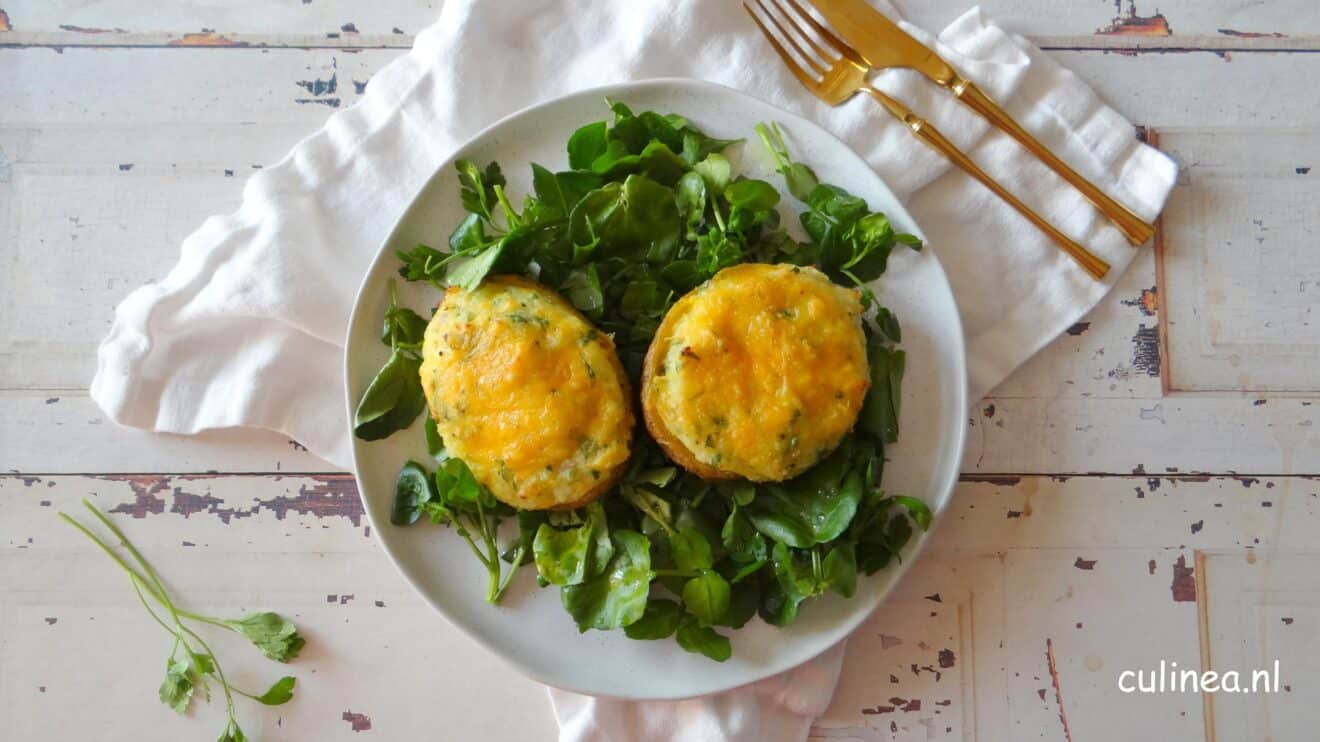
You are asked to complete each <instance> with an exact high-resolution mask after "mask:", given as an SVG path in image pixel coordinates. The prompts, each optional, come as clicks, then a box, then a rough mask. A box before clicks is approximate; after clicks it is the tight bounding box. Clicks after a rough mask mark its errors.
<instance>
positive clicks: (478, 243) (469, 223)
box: [449, 214, 491, 255]
mask: <svg viewBox="0 0 1320 742" xmlns="http://www.w3.org/2000/svg"><path fill="white" fill-rule="evenodd" d="M485 224H486V222H485V221H484V220H483V219H482V218H481V216H479V215H477V214H468V215H467V216H466V217H464V218H463V221H461V222H459V223H458V226H457V227H455V228H454V231H453V232H451V233H450V235H449V249H450V251H451V252H453V253H455V254H457V255H475V254H477V253H479V252H481V250H482V248H484V247H485V246H486V245H487V244H489V243H490V241H491V240H490V239H488V238H487V237H486V227H485Z"/></svg>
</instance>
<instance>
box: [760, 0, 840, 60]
mask: <svg viewBox="0 0 1320 742" xmlns="http://www.w3.org/2000/svg"><path fill="white" fill-rule="evenodd" d="M752 2H754V3H756V7H758V8H760V9H761V13H762V14H763V15H765V17H766V19H767V20H769V21H770V23H772V24H774V27H775V28H777V29H779V35H780V36H781V37H783V39H784V40H785V41H787V42H788V43H789V44H791V45H792V46H793V49H795V50H796V51H797V53H798V56H800V57H801V58H802V60H803V61H804V62H806V63H807V64H808V65H810V66H811V69H813V70H815V71H816V74H817V75H822V76H823V75H824V74H825V68H824V67H822V66H820V65H819V64H818V63H817V61H816V59H815V57H813V56H812V55H811V54H810V53H809V52H808V51H807V50H806V49H803V48H802V45H801V44H799V43H798V42H797V39H795V38H794V37H793V34H792V33H790V32H789V30H788V29H786V28H784V27H783V25H781V24H780V23H779V19H778V18H776V17H775V13H773V12H772V11H771V10H770V8H769V7H767V6H766V4H765V3H764V2H763V0H752ZM743 7H747V6H746V3H744V4H743ZM748 12H749V13H750V12H751V10H750V9H748ZM752 17H753V18H756V16H755V14H753V15H752ZM757 25H760V21H759V20H758V21H757ZM790 25H792V24H791V22H790ZM761 30H762V31H765V30H766V29H765V26H761ZM767 34H768V31H767ZM781 48H782V47H781Z"/></svg>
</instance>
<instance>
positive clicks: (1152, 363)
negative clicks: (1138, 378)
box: [1132, 325, 1160, 376]
mask: <svg viewBox="0 0 1320 742" xmlns="http://www.w3.org/2000/svg"><path fill="white" fill-rule="evenodd" d="M1132 370H1134V371H1137V372H1144V373H1145V374H1146V375H1147V376H1159V375H1160V328H1159V327H1158V326H1151V327H1147V326H1145V325H1141V326H1139V327H1137V334H1135V335H1133V336H1132Z"/></svg>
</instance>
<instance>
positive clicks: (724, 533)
mask: <svg viewBox="0 0 1320 742" xmlns="http://www.w3.org/2000/svg"><path fill="white" fill-rule="evenodd" d="M720 540H721V541H722V542H723V543H724V548H726V549H728V550H729V558H730V559H732V560H733V561H735V562H739V563H743V564H745V563H747V562H755V561H758V560H759V561H764V560H765V558H766V553H767V552H766V544H765V537H764V536H762V535H761V534H760V533H758V532H757V531H756V529H755V528H753V527H752V524H751V521H749V520H747V516H746V515H744V514H743V513H741V512H739V511H738V509H737V508H734V510H733V512H731V513H729V517H728V518H727V519H726V520H725V521H724V527H723V528H722V529H720Z"/></svg>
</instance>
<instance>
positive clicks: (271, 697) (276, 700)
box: [257, 675, 298, 706]
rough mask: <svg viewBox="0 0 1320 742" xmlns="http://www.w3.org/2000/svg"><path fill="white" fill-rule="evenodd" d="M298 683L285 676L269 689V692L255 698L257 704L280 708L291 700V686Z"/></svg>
mask: <svg viewBox="0 0 1320 742" xmlns="http://www.w3.org/2000/svg"><path fill="white" fill-rule="evenodd" d="M297 682H298V681H297V680H296V679H295V678H293V677H292V676H289V675H285V676H284V677H282V678H280V679H279V680H276V681H275V684H274V685H272V686H271V687H270V690H268V691H266V692H265V693H262V694H261V695H260V696H257V702H258V703H263V704H265V705H267V706H281V705H283V704H286V703H288V702H289V699H291V698H293V686H294V684H295V683H297Z"/></svg>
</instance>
